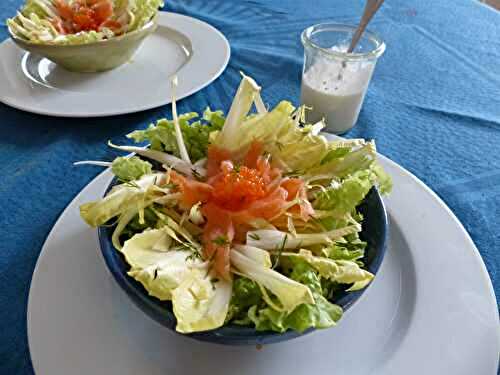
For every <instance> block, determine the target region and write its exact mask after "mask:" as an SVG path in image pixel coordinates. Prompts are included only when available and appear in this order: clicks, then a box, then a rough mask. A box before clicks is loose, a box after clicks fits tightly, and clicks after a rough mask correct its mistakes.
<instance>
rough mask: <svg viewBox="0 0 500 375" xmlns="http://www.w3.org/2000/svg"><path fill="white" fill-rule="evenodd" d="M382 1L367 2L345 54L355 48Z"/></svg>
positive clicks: (371, 0)
mask: <svg viewBox="0 0 500 375" xmlns="http://www.w3.org/2000/svg"><path fill="white" fill-rule="evenodd" d="M383 2H384V0H367V1H366V4H365V9H364V11H363V15H362V16H361V21H359V25H358V28H357V29H356V32H355V33H354V36H353V37H352V39H351V44H350V45H349V48H348V49H347V53H351V52H352V51H353V50H354V48H355V47H356V44H358V42H359V39H360V38H361V35H363V32H364V31H365V29H366V26H367V25H368V23H369V22H370V21H371V19H372V17H373V16H374V15H375V13H377V11H378V10H379V8H380V6H381V5H382V3H383Z"/></svg>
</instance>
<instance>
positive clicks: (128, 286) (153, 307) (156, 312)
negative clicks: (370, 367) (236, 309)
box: [98, 178, 389, 345]
mask: <svg viewBox="0 0 500 375" xmlns="http://www.w3.org/2000/svg"><path fill="white" fill-rule="evenodd" d="M116 183H117V179H116V178H114V179H113V180H112V181H111V183H110V184H109V185H108V188H107V189H106V191H105V193H104V195H105V194H107V193H108V191H109V190H110V189H111V188H112V187H113V186H114V185H115V184H116ZM367 199H371V200H373V202H374V203H375V204H376V205H377V206H379V208H380V211H379V212H378V215H379V216H380V219H381V221H380V226H381V228H382V233H381V240H380V241H379V242H378V243H377V244H376V249H375V250H376V252H375V256H374V258H373V259H372V261H371V262H370V264H369V265H365V269H367V270H368V271H370V272H371V273H372V274H374V275H376V274H377V272H378V270H379V269H380V266H381V264H382V261H383V259H384V256H385V252H386V243H387V238H388V232H389V225H388V218H387V211H386V208H385V205H384V202H383V200H382V197H381V196H380V193H379V191H378V189H376V188H375V187H374V188H372V189H371V190H370V192H369V193H368V194H367V196H366V197H365V199H364V200H363V202H362V203H361V204H360V206H362V205H363V204H364V203H365V202H367ZM364 223H365V220H363V224H364ZM363 224H362V225H363ZM112 229H114V227H112V228H110V227H104V226H101V227H99V228H98V237H99V244H100V249H101V253H102V256H103V258H104V261H105V263H106V266H107V268H108V270H109V271H110V272H111V274H112V275H113V277H114V279H115V280H116V282H117V283H118V284H119V285H120V287H121V288H122V289H123V290H124V291H125V293H126V294H127V295H128V296H129V297H130V298H131V300H132V301H133V302H134V303H135V304H136V305H137V307H139V308H140V309H141V310H142V311H143V312H144V313H146V315H148V316H149V317H150V318H152V319H153V320H155V321H156V322H158V323H160V324H161V325H163V326H165V327H167V328H169V329H170V330H172V331H174V332H176V333H178V332H177V331H175V325H176V318H175V316H174V314H173V312H172V309H171V305H170V302H165V301H160V300H158V299H157V298H155V297H152V296H149V295H148V294H147V291H146V290H145V289H144V287H143V286H142V284H140V283H139V282H138V281H136V280H134V279H133V278H131V277H129V276H128V275H127V273H126V272H122V267H121V266H120V265H119V264H118V263H119V262H121V263H125V262H124V259H123V255H122V254H121V253H120V252H119V251H117V250H116V249H115V248H114V246H113V245H112V243H111V234H112ZM361 233H363V231H362V232H361ZM365 240H366V239H365ZM365 255H366V254H365ZM125 264H126V263H125ZM371 284H372V283H370V284H369V285H368V286H367V287H366V288H364V289H361V290H358V291H354V292H349V293H345V295H344V296H342V297H341V298H339V299H337V300H334V301H331V302H332V303H335V304H337V305H339V306H341V307H342V309H343V310H344V313H345V312H346V311H347V310H348V309H349V308H351V307H352V306H353V305H354V304H355V303H356V302H357V301H358V300H359V298H360V297H361V295H362V294H363V293H365V292H366V290H368V289H369V288H370V286H371ZM313 331H315V329H314V328H310V329H308V330H306V331H304V332H297V331H293V330H288V331H286V332H283V333H280V332H274V331H257V330H256V329H255V328H254V327H251V326H240V325H236V324H228V325H224V326H222V327H220V328H217V329H215V330H210V331H205V332H196V333H191V334H182V335H183V336H188V337H191V338H194V339H197V340H201V341H207V342H212V343H218V344H223V345H262V344H271V343H276V342H281V341H286V340H290V339H293V338H296V337H299V336H303V335H306V334H308V333H311V332H313ZM178 334H179V333H178Z"/></svg>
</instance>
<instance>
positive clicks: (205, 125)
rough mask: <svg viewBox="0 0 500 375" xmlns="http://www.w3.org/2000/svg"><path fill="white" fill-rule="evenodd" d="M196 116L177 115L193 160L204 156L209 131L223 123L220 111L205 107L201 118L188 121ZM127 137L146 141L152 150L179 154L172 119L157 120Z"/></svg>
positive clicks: (191, 114)
mask: <svg viewBox="0 0 500 375" xmlns="http://www.w3.org/2000/svg"><path fill="white" fill-rule="evenodd" d="M197 117H198V114H197V113H196V112H190V113H185V114H183V115H180V116H179V125H180V128H181V132H182V137H183V139H184V143H185V145H186V149H187V151H188V154H189V156H190V158H191V160H192V161H193V162H195V161H198V160H200V159H202V158H204V157H206V155H207V149H208V143H209V135H210V132H212V131H216V130H220V129H221V128H222V126H223V125H224V117H223V115H222V112H221V111H215V112H212V111H211V110H210V109H209V108H207V109H206V110H205V112H204V114H203V120H199V121H194V122H190V121H191V120H193V119H195V118H197ZM127 137H128V138H130V139H133V140H134V141H135V142H144V141H147V142H149V143H150V145H151V149H153V150H157V151H164V152H169V153H172V154H174V155H175V156H177V157H179V156H180V153H179V149H178V146H177V140H176V137H175V127H174V123H173V121H170V120H167V119H161V120H158V121H157V122H156V124H155V125H153V124H151V125H150V126H149V127H148V128H147V129H145V130H136V131H134V132H132V133H130V134H129V135H127Z"/></svg>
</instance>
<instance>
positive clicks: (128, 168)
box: [111, 156, 153, 181]
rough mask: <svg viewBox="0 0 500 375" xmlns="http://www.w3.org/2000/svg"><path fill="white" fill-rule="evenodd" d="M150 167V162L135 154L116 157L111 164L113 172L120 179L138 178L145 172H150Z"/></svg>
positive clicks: (130, 179)
mask: <svg viewBox="0 0 500 375" xmlns="http://www.w3.org/2000/svg"><path fill="white" fill-rule="evenodd" d="M152 168H153V166H152V165H151V163H149V162H147V161H145V160H142V159H141V158H139V157H137V156H132V157H129V158H127V157H118V158H116V159H115V160H113V163H112V164H111V170H112V171H113V174H114V175H115V176H116V177H118V178H119V179H120V180H122V181H132V180H138V179H139V178H141V177H142V176H144V175H145V174H151V173H152Z"/></svg>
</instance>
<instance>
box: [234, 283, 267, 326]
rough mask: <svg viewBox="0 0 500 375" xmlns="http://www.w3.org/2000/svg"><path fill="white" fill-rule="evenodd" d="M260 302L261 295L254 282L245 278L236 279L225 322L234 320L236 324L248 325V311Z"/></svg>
mask: <svg viewBox="0 0 500 375" xmlns="http://www.w3.org/2000/svg"><path fill="white" fill-rule="evenodd" d="M261 302H262V293H261V291H260V288H259V286H258V285H257V283H256V282H255V281H252V280H250V279H248V278H246V277H236V278H235V280H234V283H233V295H232V297H231V303H230V305H229V312H228V315H227V321H230V320H233V319H234V320H235V323H237V324H243V325H248V324H250V323H251V321H250V320H249V318H248V309H249V308H250V307H252V306H253V305H259V304H260V303H261Z"/></svg>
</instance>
